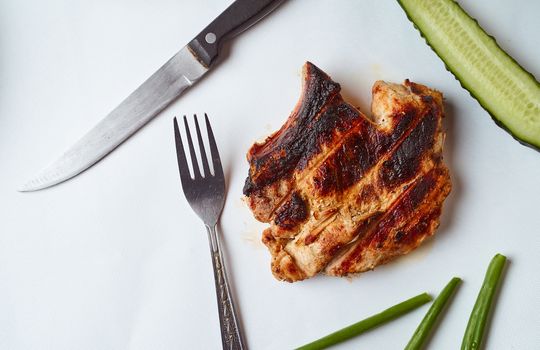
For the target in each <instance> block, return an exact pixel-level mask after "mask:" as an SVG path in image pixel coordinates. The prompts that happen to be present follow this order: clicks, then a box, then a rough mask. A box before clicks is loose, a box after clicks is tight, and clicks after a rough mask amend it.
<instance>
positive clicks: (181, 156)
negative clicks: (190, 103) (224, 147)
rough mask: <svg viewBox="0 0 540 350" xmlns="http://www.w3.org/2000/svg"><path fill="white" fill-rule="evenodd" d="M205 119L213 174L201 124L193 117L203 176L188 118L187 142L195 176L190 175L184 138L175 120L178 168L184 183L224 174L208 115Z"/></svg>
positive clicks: (185, 126)
mask: <svg viewBox="0 0 540 350" xmlns="http://www.w3.org/2000/svg"><path fill="white" fill-rule="evenodd" d="M204 119H205V121H206V132H207V134H208V143H209V145H210V155H211V159H212V168H213V170H214V172H213V173H212V172H211V171H210V166H209V163H208V157H207V155H206V150H205V147H204V143H203V138H202V135H201V129H200V127H199V122H198V120H197V115H196V114H194V115H193V120H194V122H195V130H196V132H197V141H198V144H199V151H200V157H201V163H202V167H203V172H204V176H203V174H201V172H200V169H199V163H198V162H197V156H196V153H195V147H194V146H193V140H192V138H191V132H190V130H189V125H188V122H187V118H186V116H184V128H185V132H186V137H187V142H188V146H189V155H190V158H191V165H192V169H193V176H191V175H190V171H189V166H188V161H187V158H186V153H185V151H184V145H183V143H182V137H181V135H180V130H179V128H178V122H177V119H176V117H175V118H174V134H175V141H176V149H177V152H176V154H177V157H178V168H179V169H180V177H181V179H182V183H184V181H186V180H189V179H192V180H197V179H200V178H203V177H213V176H216V175H217V176H219V174H218V173H219V172H221V173H222V172H223V170H222V167H221V161H220V159H219V153H218V150H217V145H216V140H215V138H214V133H213V132H212V127H211V126H210V122H209V121H208V116H207V115H206V113H205V114H204Z"/></svg>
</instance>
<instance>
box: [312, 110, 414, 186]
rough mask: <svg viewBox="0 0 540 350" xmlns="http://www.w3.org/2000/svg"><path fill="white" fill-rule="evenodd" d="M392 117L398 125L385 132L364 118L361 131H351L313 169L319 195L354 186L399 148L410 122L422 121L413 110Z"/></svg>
mask: <svg viewBox="0 0 540 350" xmlns="http://www.w3.org/2000/svg"><path fill="white" fill-rule="evenodd" d="M349 108H353V107H350V106H349ZM391 118H392V119H393V120H395V122H396V127H395V128H394V129H393V130H392V132H391V133H388V134H386V133H382V132H381V131H379V130H378V128H377V125H375V124H373V123H372V122H371V121H369V120H367V119H366V118H365V117H363V118H362V120H361V121H360V122H359V125H360V128H359V130H358V132H356V133H351V134H349V135H348V136H347V137H346V138H345V139H344V142H343V143H341V145H339V146H337V147H336V149H335V150H334V152H333V153H332V154H330V155H329V157H328V158H327V159H326V160H325V162H324V163H322V164H321V165H320V166H319V167H318V168H317V169H315V170H314V175H313V183H314V186H315V188H316V189H317V191H318V193H319V194H320V195H322V196H325V195H328V194H330V193H339V192H343V191H345V190H347V189H348V188H349V187H351V186H353V185H355V184H356V183H357V182H358V181H360V180H361V179H362V178H363V177H364V176H365V175H366V173H368V172H369V171H370V169H373V168H374V167H376V166H377V165H378V163H379V162H380V161H381V159H382V158H383V157H389V155H388V154H389V153H390V152H391V150H392V148H395V149H396V148H398V147H399V145H400V144H401V143H402V142H404V139H405V138H404V135H408V134H409V133H410V132H412V131H411V130H413V127H411V124H412V125H414V124H415V123H417V122H418V120H419V119H418V118H417V115H416V112H415V111H414V110H411V111H410V112H408V113H403V114H399V115H395V116H392V117H391Z"/></svg>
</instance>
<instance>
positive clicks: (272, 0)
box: [188, 0, 283, 67]
mask: <svg viewBox="0 0 540 350" xmlns="http://www.w3.org/2000/svg"><path fill="white" fill-rule="evenodd" d="M281 2H283V0H236V1H235V2H233V3H232V4H231V6H229V7H228V8H227V9H226V10H225V11H223V12H222V13H221V14H220V15H219V16H218V17H217V18H216V19H215V20H214V21H212V23H210V24H209V25H208V26H207V27H206V28H204V30H203V31H202V32H200V33H199V35H197V36H196V37H195V39H193V40H192V41H191V42H190V43H189V44H188V46H189V48H190V49H191V50H193V52H194V53H195V55H197V57H198V58H199V59H200V60H201V62H202V63H203V64H204V65H205V66H206V67H210V65H211V64H212V62H213V61H214V60H215V59H216V57H217V56H218V53H219V49H220V46H221V45H222V44H223V42H224V41H225V40H227V39H228V38H231V37H233V36H234V35H236V34H239V33H241V32H242V31H244V30H246V29H247V28H249V27H250V26H252V25H253V24H255V23H256V22H257V21H258V20H260V19H261V18H263V17H264V16H265V15H266V14H268V13H269V12H271V11H272V10H273V9H275V8H276V7H277V6H278V5H279V4H280V3H281Z"/></svg>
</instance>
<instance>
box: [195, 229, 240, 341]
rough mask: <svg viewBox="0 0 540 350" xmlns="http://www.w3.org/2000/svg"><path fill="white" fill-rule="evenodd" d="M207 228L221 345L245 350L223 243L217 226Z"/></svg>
mask: <svg viewBox="0 0 540 350" xmlns="http://www.w3.org/2000/svg"><path fill="white" fill-rule="evenodd" d="M205 226H206V231H207V232H208V240H209V242H210V253H211V255H212V266H213V267H214V281H215V283H216V295H217V304H218V312H219V324H220V328H221V343H222V344H223V349H227V350H244V349H247V347H246V346H245V344H244V340H243V337H242V334H241V330H240V324H239V322H238V316H237V312H236V309H235V307H234V301H233V297H232V294H231V290H230V287H229V280H228V278H227V271H226V269H225V264H224V263H223V255H222V254H221V243H220V240H219V236H218V234H217V232H216V225H214V226H209V225H205Z"/></svg>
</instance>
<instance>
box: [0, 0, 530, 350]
mask: <svg viewBox="0 0 540 350" xmlns="http://www.w3.org/2000/svg"><path fill="white" fill-rule="evenodd" d="M229 2H230V1H225V2H224V1H218V0H208V1H180V0H174V1H173V0H162V1H153V2H149V1H128V0H116V1H106V0H98V1H78V2H73V1H68V0H55V1H46V2H45V1H26V2H21V1H18V0H4V1H2V2H1V3H0V16H1V20H0V49H1V50H0V52H1V56H0V76H1V77H2V79H1V84H0V164H1V165H2V171H1V172H0V198H1V201H0V213H1V214H0V216H1V220H0V282H1V286H2V287H1V288H0V310H2V312H1V313H0V348H2V349H55V350H57V349H166V350H168V349H217V348H219V347H220V338H219V329H218V319H217V313H216V306H215V295H214V285H213V283H214V282H213V279H212V273H211V265H210V259H209V254H208V248H207V241H206V234H205V233H204V229H203V226H202V224H201V222H200V221H199V219H198V218H197V217H196V216H195V215H194V214H193V213H192V211H191V209H190V208H189V206H188V204H187V203H186V201H185V200H184V197H183V195H182V193H181V189H180V182H179V177H178V173H177V166H176V160H175V153H174V152H175V151H174V142H173V129H172V122H171V120H172V117H173V116H175V115H177V116H181V115H183V114H191V113H201V114H202V113H204V112H207V113H208V114H209V116H210V117H211V119H212V123H213V126H214V130H215V134H216V137H217V141H218V144H219V147H220V151H221V155H222V160H223V163H224V164H225V172H226V174H228V180H229V195H228V200H227V204H226V207H225V210H224V212H223V217H222V227H223V232H224V235H225V237H226V253H227V255H228V261H229V266H230V271H231V273H232V280H233V284H234V290H235V291H236V295H237V303H238V305H239V308H240V310H241V315H242V320H243V323H244V326H245V331H246V336H247V341H248V343H249V345H250V348H252V349H286V348H292V347H293V346H298V345H301V344H303V343H305V342H307V341H310V340H313V339H314V338H317V337H319V336H322V335H324V334H326V333H328V332H330V331H333V330H336V329H339V328H341V327H343V326H346V325H348V324H351V323H353V322H356V321H358V320H361V319H363V318H365V317H367V316H369V315H371V314H373V313H375V312H378V311H380V310H382V309H384V308H386V307H388V306H390V305H393V304H395V303H397V302H400V301H402V300H404V299H406V298H409V297H411V296H414V295H416V294H419V293H421V292H424V291H427V292H430V293H432V294H433V295H436V294H437V293H438V292H439V291H440V290H441V288H442V287H443V286H444V284H445V283H446V282H447V281H448V280H449V279H450V278H451V277H452V276H460V277H462V278H463V280H464V283H463V285H462V286H461V287H460V288H459V291H458V293H457V294H456V297H455V299H454V301H453V302H452V304H451V307H450V308H449V310H448V312H447V313H446V315H445V317H444V320H443V321H442V322H441V323H440V326H439V327H438V329H437V332H436V334H435V335H434V337H433V339H432V342H431V348H433V349H456V348H458V347H459V344H460V342H461V339H462V335H463V331H464V329H465V326H466V323H467V320H468V317H469V313H470V310H471V308H472V306H473V304H474V301H475V299H476V295H477V292H478V290H479V287H480V285H481V283H482V280H483V276H484V272H485V270H486V267H487V265H488V263H489V260H490V259H491V257H492V256H493V255H494V254H495V253H497V252H500V253H504V254H506V255H507V256H508V257H509V259H510V264H509V265H508V270H507V274H506V276H505V279H504V286H503V287H502V290H501V293H500V295H499V297H498V301H497V307H496V308H495V312H494V315H493V321H492V322H491V324H490V326H489V332H488V340H487V347H488V348H489V349H535V348H538V344H540V333H539V332H538V330H539V329H540V299H539V298H538V295H540V274H539V273H538V267H539V266H540V254H539V253H538V250H539V248H540V238H539V237H540V234H539V227H540V215H539V214H538V199H539V198H540V186H539V183H538V179H539V178H540V154H539V153H537V152H535V151H533V150H531V149H529V148H526V147H524V146H522V145H520V144H518V143H517V142H516V141H515V140H513V139H512V138H511V137H510V136H509V135H508V134H507V133H505V132H504V131H503V130H502V129H500V128H498V127H497V126H496V125H495V124H494V123H493V122H492V120H491V119H490V117H489V115H488V114H487V113H486V112H485V111H484V110H483V109H482V108H481V107H480V106H479V105H478V103H477V102H476V101H475V100H473V99H472V98H471V97H470V96H469V94H468V93H467V92H466V91H465V90H463V89H462V88H461V87H460V85H459V83H458V82H457V81H456V80H455V79H454V78H453V76H452V75H451V74H450V73H448V72H447V71H446V70H445V69H444V65H443V63H442V62H441V61H440V59H439V58H438V57H437V56H436V55H435V54H434V53H433V52H432V51H431V49H430V48H429V47H428V46H427V45H426V44H425V43H424V41H423V40H422V39H421V38H420V36H419V34H418V32H417V31H416V30H415V29H414V28H413V26H412V24H411V23H410V22H409V21H408V20H407V19H406V17H405V15H404V13H403V11H402V10H401V8H400V7H399V5H398V4H397V2H395V1H375V0H373V1H366V0H364V1H354V0H350V1H345V0H341V1H324V0H295V1H289V2H287V3H285V4H284V5H283V6H282V7H281V8H280V9H279V10H278V11H276V12H275V13H274V14H272V15H271V16H270V17H269V18H268V19H266V20H264V21H263V22H261V23H259V24H257V25H256V26H255V27H253V28H252V29H250V30H249V31H248V32H246V33H244V34H242V35H241V36H240V37H239V38H238V40H235V41H234V44H233V46H232V47H231V49H230V50H229V53H228V57H227V59H226V60H225V61H224V62H223V63H222V64H221V65H220V66H219V67H218V69H216V70H215V72H213V73H212V74H210V75H209V76H208V77H207V78H206V79H205V80H204V81H202V82H201V83H200V84H199V85H198V86H196V87H195V88H194V89H192V90H191V91H189V92H188V93H187V94H186V95H185V96H184V97H182V98H181V99H180V100H179V101H178V102H176V103H175V104H174V105H173V106H171V107H170V108H169V109H167V110H166V111H165V112H164V113H162V114H161V115H160V116H159V117H158V118H157V119H156V120H154V121H153V122H152V123H150V124H149V125H148V126H147V127H145V128H144V130H142V131H141V132H139V133H138V134H137V135H136V136H135V137H133V138H132V139H130V140H129V141H128V142H127V143H126V144H125V145H123V146H121V147H120V148H119V149H117V150H116V151H115V152H114V153H113V154H111V155H110V156H109V157H107V158H106V159H105V160H104V161H102V162H101V163H100V164H98V165H97V166H95V167H94V168H92V169H91V170H89V171H87V172H86V173H84V174H82V175H80V176H78V177H77V178H75V179H74V180H72V181H69V182H67V183H65V184H63V185H61V186H57V187H54V188H52V189H50V190H46V191H41V192H37V193H30V194H21V193H17V192H15V188H16V187H17V186H18V185H20V184H21V183H22V182H23V181H24V180H26V179H27V178H28V177H29V176H30V175H32V173H33V172H34V171H36V170H38V169H39V168H40V167H42V166H44V165H46V164H47V162H49V161H51V160H53V159H54V158H55V157H56V156H58V155H59V154H60V153H61V152H62V151H63V150H64V149H65V148H66V147H67V146H69V145H70V144H72V143H73V142H74V141H76V140H77V139H78V138H79V137H80V136H81V135H82V134H83V133H84V132H85V131H86V130H87V129H89V128H90V127H91V126H93V125H94V124H95V123H96V122H97V121H98V120H100V119H101V118H102V116H104V115H105V114H106V113H107V112H108V111H109V110H110V109H111V108H113V107H114V106H115V105H116V104H117V103H118V102H119V101H121V99H122V98H123V97H125V96H126V95H127V94H128V93H129V92H131V90H133V89H134V88H135V87H136V86H138V84H139V83H140V82H142V81H143V80H144V79H145V78H146V77H147V76H148V75H149V74H151V73H152V72H153V71H154V70H155V69H157V68H158V67H159V66H160V65H161V64H162V63H163V62H165V61H166V60H167V59H168V58H169V57H170V56H171V55H172V54H174V53H175V52H176V51H177V50H178V49H179V48H180V47H181V46H182V45H184V44H185V43H187V42H188V40H189V39H190V38H191V37H193V36H194V35H195V34H196V33H198V32H199V30H200V29H201V28H203V27H204V26H205V25H206V24H207V23H208V22H209V21H210V20H211V19H212V18H214V16H216V15H217V14H218V13H219V12H221V11H222V10H223V9H224V8H225V7H226V5H227V3H229ZM462 3H463V4H462V5H463V7H464V8H465V9H466V10H467V11H469V13H470V14H471V15H472V16H474V17H476V18H477V19H478V20H479V21H480V23H481V24H482V25H483V26H484V28H485V29H487V30H488V32H490V33H491V34H493V35H495V36H496V37H497V39H498V42H499V43H500V45H501V46H502V47H503V48H505V49H506V50H507V51H508V52H509V53H510V54H511V55H512V56H513V57H514V58H516V59H517V60H518V61H519V62H520V63H521V64H522V65H523V66H524V67H526V68H527V69H528V70H529V71H531V72H532V73H533V74H535V75H536V76H540V74H539V73H540V64H539V61H538V57H540V35H539V34H540V21H538V14H539V13H540V2H538V1H533V0H530V1H521V2H519V3H515V2H510V1H504V0H497V1H487V0H485V1H467V2H465V1H462ZM306 60H310V61H312V62H314V63H315V64H317V65H318V66H319V67H321V68H322V69H323V70H325V71H326V72H327V73H328V74H330V75H331V76H332V77H333V78H334V79H335V80H336V81H337V82H339V83H341V85H342V87H343V93H344V95H345V96H346V98H347V99H349V100H350V101H353V102H354V103H355V104H356V105H358V106H360V107H361V109H362V110H364V111H368V110H369V106H370V99H371V96H370V89H371V85H372V84H373V82H374V81H375V80H377V79H385V80H389V81H396V82H401V81H403V80H404V79H405V78H409V79H411V80H413V81H416V82H420V83H424V84H427V85H428V86H430V87H433V88H436V89H439V90H441V91H442V92H443V93H444V96H445V98H446V111H447V118H446V121H445V123H446V129H447V132H448V137H447V141H446V150H445V159H446V161H447V163H448V165H449V166H450V169H451V174H452V180H453V184H454V188H453V191H452V193H451V195H450V197H449V198H448V199H447V201H446V203H445V206H444V214H443V217H442V224H441V227H440V229H439V230H438V232H437V235H436V236H435V238H434V239H431V240H429V242H426V243H425V244H424V245H423V246H422V247H421V248H420V249H418V250H417V251H415V252H413V253H411V254H409V255H408V256H406V257H403V258H400V259H399V260H397V261H396V262H394V263H391V264H388V265H386V266H382V267H379V268H377V269H376V270H375V271H374V272H369V273H365V274H363V275H361V276H360V277H358V278H354V279H351V280H349V279H340V278H330V277H317V278H313V279H311V280H308V281H305V282H300V283H295V284H288V283H282V282H277V281H276V280H274V278H273V277H272V275H271V273H270V269H269V254H268V253H267V251H266V249H265V248H264V247H263V246H262V245H261V243H259V237H260V232H261V230H262V229H263V228H264V225H262V224H258V223H257V222H255V220H254V219H253V218H252V216H251V213H250V212H249V211H248V209H247V208H246V207H245V206H244V205H243V203H242V201H241V199H240V198H241V190H242V186H243V182H244V179H245V176H246V174H247V163H246V161H245V152H246V150H247V149H248V147H249V146H250V145H251V143H252V142H253V141H255V140H260V139H262V138H263V137H264V136H265V135H267V134H269V133H270V132H271V131H273V130H275V129H277V128H278V127H279V126H280V125H281V124H282V123H283V122H284V120H285V119H286V117H287V116H288V114H289V112H290V111H291V110H292V109H293V107H294V104H295V102H296V100H297V98H298V96H299V92H300V69H301V66H302V64H303V63H304V61H306ZM426 310H427V306H424V307H422V308H421V309H418V310H416V311H414V312H412V313H410V314H408V315H406V316H404V317H402V318H400V319H398V320H396V321H394V322H392V323H390V324H388V325H385V326H383V327H380V328H379V329H376V330H373V331H372V332H369V333H367V334H365V335H363V336H361V337H358V338H356V339H354V340H351V341H349V342H347V343H344V344H343V345H341V346H339V347H336V349H358V348H361V349H399V348H402V347H403V346H404V344H406V342H407V341H408V339H409V337H410V336H411V334H412V332H413V331H414V329H415V327H416V326H417V324H418V322H419V321H420V319H421V318H422V316H423V315H424V313H425V311H426Z"/></svg>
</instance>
